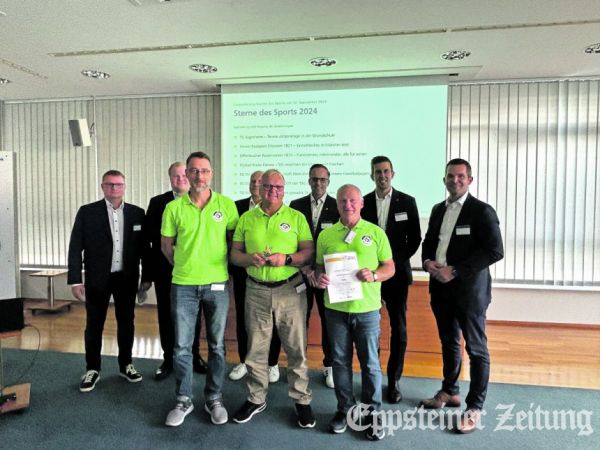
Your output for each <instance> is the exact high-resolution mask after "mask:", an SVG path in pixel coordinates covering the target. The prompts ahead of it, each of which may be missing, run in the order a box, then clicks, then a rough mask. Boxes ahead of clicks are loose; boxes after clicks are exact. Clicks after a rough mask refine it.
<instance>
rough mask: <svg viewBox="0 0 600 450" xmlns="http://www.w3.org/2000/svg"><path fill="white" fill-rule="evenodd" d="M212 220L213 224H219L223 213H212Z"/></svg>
mask: <svg viewBox="0 0 600 450" xmlns="http://www.w3.org/2000/svg"><path fill="white" fill-rule="evenodd" d="M213 219H214V221H215V222H220V221H222V220H223V213H222V212H221V211H215V212H214V213H213Z"/></svg>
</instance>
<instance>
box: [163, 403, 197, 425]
mask: <svg viewBox="0 0 600 450" xmlns="http://www.w3.org/2000/svg"><path fill="white" fill-rule="evenodd" d="M193 410H194V405H193V404H192V401H191V400H190V399H189V398H187V397H177V402H176V403H175V408H173V409H172V410H171V411H169V414H168V415H167V420H165V425H166V426H168V427H178V426H179V425H181V424H182V423H183V420H184V419H185V416H187V415H188V414H189V413H191V412H192V411H193Z"/></svg>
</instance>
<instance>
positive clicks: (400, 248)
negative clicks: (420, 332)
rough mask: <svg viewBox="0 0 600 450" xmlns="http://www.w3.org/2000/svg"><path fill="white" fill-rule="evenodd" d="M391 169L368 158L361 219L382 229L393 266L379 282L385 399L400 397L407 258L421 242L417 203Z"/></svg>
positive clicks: (381, 161) (384, 159) (381, 158)
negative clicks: (370, 187) (385, 322)
mask: <svg viewBox="0 0 600 450" xmlns="http://www.w3.org/2000/svg"><path fill="white" fill-rule="evenodd" d="M393 178H394V168H393V166H392V162H391V161H390V160H389V158H387V157H386V156H376V157H375V158H373V159H372V160H371V179H372V180H373V181H374V182H375V190H374V191H373V192H371V193H369V194H367V195H365V197H364V203H365V206H364V208H363V210H362V218H363V219H365V220H367V221H369V222H372V223H375V224H377V225H379V226H380V227H381V228H383V229H384V230H385V234H386V235H387V237H388V239H389V241H390V245H391V246H392V254H393V255H394V264H395V266H396V273H395V275H394V276H393V277H392V278H390V279H389V280H387V281H385V282H383V283H382V285H381V297H382V298H383V301H384V302H385V306H386V309H387V311H388V315H389V317H390V328H391V335H390V356H389V359H388V364H387V378H388V387H387V400H388V402H390V403H398V402H400V401H401V400H402V393H401V391H400V378H401V377H402V371H403V370H404V354H405V353H406V344H407V332H406V301H407V298H408V286H409V285H410V284H412V270H411V267H410V257H411V256H412V255H414V254H415V252H416V251H417V249H418V248H419V244H420V243H421V226H420V223H419V212H418V211H417V203H416V202H415V199H414V198H413V197H411V196H410V195H407V194H405V193H403V192H400V191H397V190H396V189H394V188H393V187H392V180H393Z"/></svg>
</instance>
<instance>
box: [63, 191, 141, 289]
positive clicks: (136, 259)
mask: <svg viewBox="0 0 600 450" xmlns="http://www.w3.org/2000/svg"><path fill="white" fill-rule="evenodd" d="M123 217H124V221H125V224H124V227H125V229H124V233H123V272H124V274H125V277H126V278H127V279H128V280H131V282H132V284H136V285H137V283H138V279H139V267H140V261H141V260H142V257H144V259H145V257H146V256H147V251H146V248H147V241H146V239H145V236H144V210H143V209H142V208H140V207H138V206H135V205H131V204H129V203H125V205H124V209H123ZM108 220H109V219H108V213H107V211H106V202H105V200H104V199H102V200H100V201H97V202H94V203H89V204H87V205H83V206H82V207H81V208H79V211H77V216H76V217H75V223H74V225H73V230H72V232H71V240H70V242H69V256H68V264H69V272H68V275H67V282H68V284H78V283H81V282H82V275H81V269H82V266H83V264H84V263H85V285H86V286H90V287H93V288H96V289H104V288H106V287H107V285H108V281H109V276H110V266H111V262H112V251H113V241H112V235H111V232H110V224H109V222H108Z"/></svg>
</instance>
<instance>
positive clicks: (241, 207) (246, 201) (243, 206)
mask: <svg viewBox="0 0 600 450" xmlns="http://www.w3.org/2000/svg"><path fill="white" fill-rule="evenodd" d="M251 198H252V197H248V198H242V199H241V200H236V202H235V207H236V208H237V211H238V216H240V217H242V214H244V213H245V212H246V211H248V210H249V209H250V199H251Z"/></svg>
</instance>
